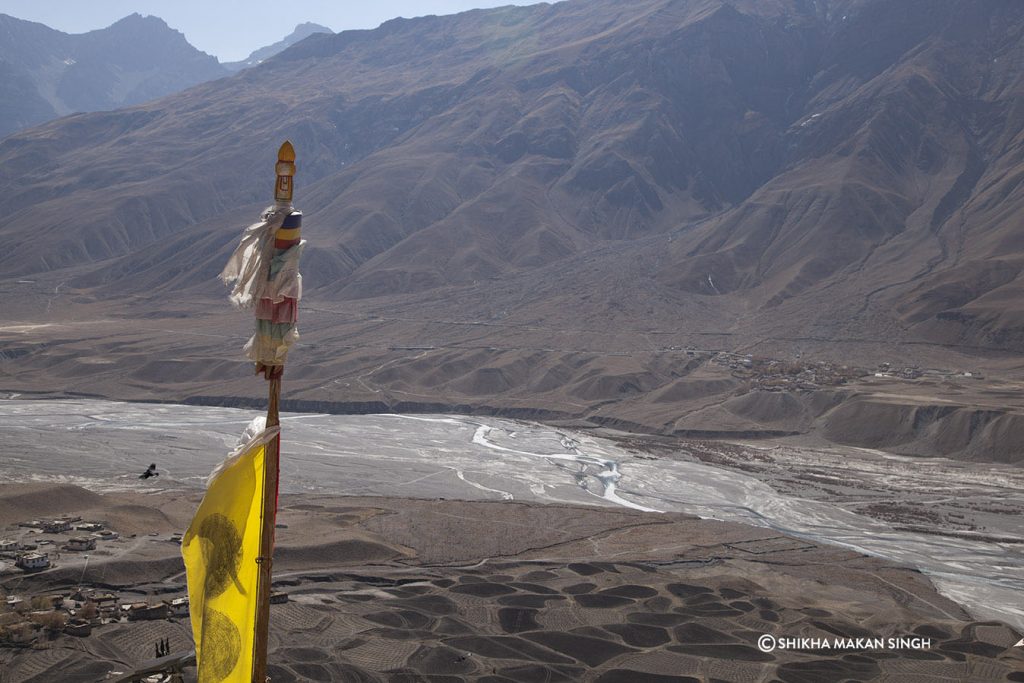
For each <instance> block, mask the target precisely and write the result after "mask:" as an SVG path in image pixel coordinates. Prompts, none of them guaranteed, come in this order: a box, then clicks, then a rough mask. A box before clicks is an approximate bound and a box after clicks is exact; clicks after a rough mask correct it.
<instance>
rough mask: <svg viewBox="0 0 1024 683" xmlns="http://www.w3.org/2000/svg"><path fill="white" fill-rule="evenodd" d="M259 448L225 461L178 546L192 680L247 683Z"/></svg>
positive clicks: (252, 625)
mask: <svg viewBox="0 0 1024 683" xmlns="http://www.w3.org/2000/svg"><path fill="white" fill-rule="evenodd" d="M265 454H266V445H265V444H260V445H257V446H254V447H253V448H250V449H249V450H248V451H246V452H245V453H243V454H241V455H240V456H238V458H237V459H235V460H234V461H230V460H229V461H228V462H227V463H226V465H225V466H223V469H222V470H221V471H220V472H218V473H217V474H216V475H215V476H214V477H213V479H212V480H211V482H210V486H209V488H208V489H207V490H206V495H205V496H204V497H203V502H202V503H201V504H200V505H199V510H197V511H196V516H195V518H193V520H192V524H191V525H190V526H189V528H188V531H187V532H185V537H184V539H183V540H182V544H181V554H182V557H183V558H184V559H185V570H186V572H187V574H188V597H189V611H190V612H191V615H192V634H193V636H194V638H195V645H196V662H197V667H198V673H199V683H251V680H252V656H253V654H252V653H253V639H254V635H253V634H254V630H255V621H256V603H257V600H258V595H257V590H256V583H257V578H258V565H257V564H256V558H257V557H258V556H259V548H260V514H261V507H262V504H263V468H264V457H265Z"/></svg>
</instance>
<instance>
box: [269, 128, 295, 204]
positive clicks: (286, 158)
mask: <svg viewBox="0 0 1024 683" xmlns="http://www.w3.org/2000/svg"><path fill="white" fill-rule="evenodd" d="M276 169H277V184H276V186H275V188H274V199H275V200H276V201H277V203H278V204H281V205H284V206H289V205H291V203H292V190H293V184H292V178H293V177H294V176H295V148H294V147H292V143H291V142H289V141H288V140H285V141H284V144H283V145H281V148H280V149H279V150H277V166H276Z"/></svg>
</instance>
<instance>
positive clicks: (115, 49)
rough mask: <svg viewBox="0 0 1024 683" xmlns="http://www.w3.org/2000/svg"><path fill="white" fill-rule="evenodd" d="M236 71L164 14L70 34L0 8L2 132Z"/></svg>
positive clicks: (166, 92)
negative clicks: (177, 28) (188, 37)
mask: <svg viewBox="0 0 1024 683" xmlns="http://www.w3.org/2000/svg"><path fill="white" fill-rule="evenodd" d="M228 73H229V72H228V70H227V69H225V68H224V67H222V66H221V65H220V64H219V63H218V62H217V59H216V57H211V56H210V55H208V54H206V53H204V52H200V51H199V50H197V49H196V48H194V47H192V46H191V45H189V43H188V41H186V40H185V36H183V35H182V34H181V33H179V32H178V31H175V30H174V29H172V28H170V27H169V26H167V24H165V23H164V22H163V21H162V20H161V19H158V18H156V17H143V16H141V15H138V14H132V15H130V16H127V17H125V18H124V19H122V20H120V21H118V22H117V23H115V24H113V25H111V26H108V27H107V28H104V29H100V30H97V31H90V32H88V33H82V34H68V33H63V32H62V31H56V30H54V29H52V28H49V27H48V26H44V25H43V24H38V23H35V22H31V21H23V20H21V19H16V18H14V17H11V16H7V15H6V14H0V89H2V90H0V92H2V98H0V137H3V136H5V135H8V134H10V133H13V132H15V131H17V130H21V129H23V128H27V127H29V126H32V125H35V124H38V123H42V122H44V121H49V120H50V119H54V118H57V117H58V116H64V115H67V114H70V113H72V112H80V111H97V110H101V109H115V108H117V107H123V106H127V105H132V104H138V103H140V102H144V101H146V100H150V99H153V98H155V97H162V96H164V95H170V94H171V93H174V92H178V91H180V90H184V89H185V88H187V87H189V86H192V85H195V84H196V83H202V82H203V81H208V80H210V79H212V78H218V77H220V76H225V75H227V74H228Z"/></svg>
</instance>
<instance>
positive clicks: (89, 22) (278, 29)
mask: <svg viewBox="0 0 1024 683" xmlns="http://www.w3.org/2000/svg"><path fill="white" fill-rule="evenodd" d="M536 2H537V0H419V1H418V2H412V1H410V0H376V2H352V1H351V0H335V1H333V2H332V1H331V0H283V1H282V0H277V1H274V0H0V13H2V14H9V15H11V16H13V17H18V18H19V19H28V20H29V21H38V22H40V23H43V24H46V25H47V26H50V27H52V28H55V29H57V30H60V31H64V32H66V33H84V32H86V31H92V30H93V29H97V28H104V27H106V26H109V25H110V24H112V23H114V22H115V21H117V20H118V19H121V18H122V17H125V16H127V15H129V14H131V13H133V12H138V13H139V14H143V15H146V14H152V15H154V16H157V17H160V18H161V19H163V20H164V21H166V22H167V23H168V24H169V25H170V26H171V28H175V29H177V30H179V31H181V32H182V33H184V34H185V37H186V38H188V42H190V43H192V44H193V45H195V46H196V47H197V48H199V49H200V50H202V51H204V52H208V53H210V54H212V55H215V56H216V57H218V58H219V59H220V60H221V61H222V62H230V61H237V60H239V59H242V58H244V57H248V56H249V53H250V52H252V51H253V50H255V49H257V48H260V47H263V46H264V45H270V44H271V43H276V42H277V41H278V40H280V39H281V38H283V37H285V36H286V35H288V34H289V33H291V32H292V29H294V28H295V25H296V24H299V23H302V22H304V21H312V22H315V23H317V24H322V25H324V26H327V27H328V28H330V29H332V30H334V31H343V30H345V29H351V28H375V27H377V26H379V25H380V24H381V23H382V22H384V21H387V20H388V19H393V18H395V17H419V16H423V15H426V14H454V13H456V12H462V11H465V10H468V9H473V8H474V7H500V6H502V5H532V4H535V3H536Z"/></svg>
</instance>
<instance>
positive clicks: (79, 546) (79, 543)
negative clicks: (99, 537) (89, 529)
mask: <svg viewBox="0 0 1024 683" xmlns="http://www.w3.org/2000/svg"><path fill="white" fill-rule="evenodd" d="M67 547H68V550H94V549H95V548H96V539H95V538H92V537H91V536H76V537H75V538H72V539H71V540H69V541H68V546H67Z"/></svg>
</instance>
